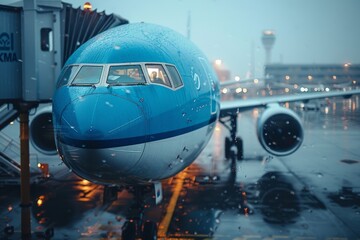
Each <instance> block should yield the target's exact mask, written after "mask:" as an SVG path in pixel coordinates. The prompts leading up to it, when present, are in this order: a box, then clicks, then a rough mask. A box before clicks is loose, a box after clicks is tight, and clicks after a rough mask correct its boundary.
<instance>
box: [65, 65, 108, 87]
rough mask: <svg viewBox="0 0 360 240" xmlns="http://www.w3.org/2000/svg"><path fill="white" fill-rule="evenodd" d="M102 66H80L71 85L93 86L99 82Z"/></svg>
mask: <svg viewBox="0 0 360 240" xmlns="http://www.w3.org/2000/svg"><path fill="white" fill-rule="evenodd" d="M102 70H103V66H92V65H90V66H82V67H81V69H80V70H79V72H78V73H77V74H76V77H75V78H74V80H73V82H72V85H93V84H97V83H99V82H100V78H101V74H102Z"/></svg>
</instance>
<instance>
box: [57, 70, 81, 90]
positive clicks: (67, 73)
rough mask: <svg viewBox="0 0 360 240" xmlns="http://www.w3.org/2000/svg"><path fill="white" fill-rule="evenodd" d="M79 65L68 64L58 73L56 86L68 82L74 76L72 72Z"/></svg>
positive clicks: (74, 71) (58, 86)
mask: <svg viewBox="0 0 360 240" xmlns="http://www.w3.org/2000/svg"><path fill="white" fill-rule="evenodd" d="M78 68H79V66H68V67H66V68H65V69H64V70H63V71H62V72H61V74H60V76H59V79H58V82H57V84H56V88H60V87H62V86H65V85H66V84H68V82H69V80H70V79H72V78H73V77H74V74H75V73H76V71H77V70H78Z"/></svg>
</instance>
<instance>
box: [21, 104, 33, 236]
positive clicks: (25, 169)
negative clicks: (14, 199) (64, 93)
mask: <svg viewBox="0 0 360 240" xmlns="http://www.w3.org/2000/svg"><path fill="white" fill-rule="evenodd" d="M35 106H36V105H35V104H31V103H26V102H22V103H20V104H19V105H18V111H19V112H20V152H21V153H20V156H21V173H20V182H21V203H20V206H21V236H22V239H30V238H31V224H30V210H31V197H30V156H29V111H30V109H31V108H33V107H35Z"/></svg>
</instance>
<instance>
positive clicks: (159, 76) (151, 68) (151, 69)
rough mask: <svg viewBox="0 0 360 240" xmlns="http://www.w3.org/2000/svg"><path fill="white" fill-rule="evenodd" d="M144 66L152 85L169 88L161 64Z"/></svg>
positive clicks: (167, 78)
mask: <svg viewBox="0 0 360 240" xmlns="http://www.w3.org/2000/svg"><path fill="white" fill-rule="evenodd" d="M145 66H146V70H147V72H148V74H149V78H150V81H151V82H152V83H156V84H162V85H165V86H169V87H171V83H170V80H169V77H168V75H167V74H166V72H165V69H164V67H163V66H162V65H161V64H146V65H145Z"/></svg>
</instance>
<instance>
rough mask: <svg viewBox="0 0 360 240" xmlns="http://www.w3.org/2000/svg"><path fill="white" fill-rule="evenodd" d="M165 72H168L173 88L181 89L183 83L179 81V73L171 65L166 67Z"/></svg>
mask: <svg viewBox="0 0 360 240" xmlns="http://www.w3.org/2000/svg"><path fill="white" fill-rule="evenodd" d="M166 67H167V70H168V72H169V75H170V77H171V79H172V83H173V85H174V88H178V87H181V86H182V85H183V82H182V80H181V77H180V74H179V72H178V71H177V70H176V67H175V66H172V65H166Z"/></svg>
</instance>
